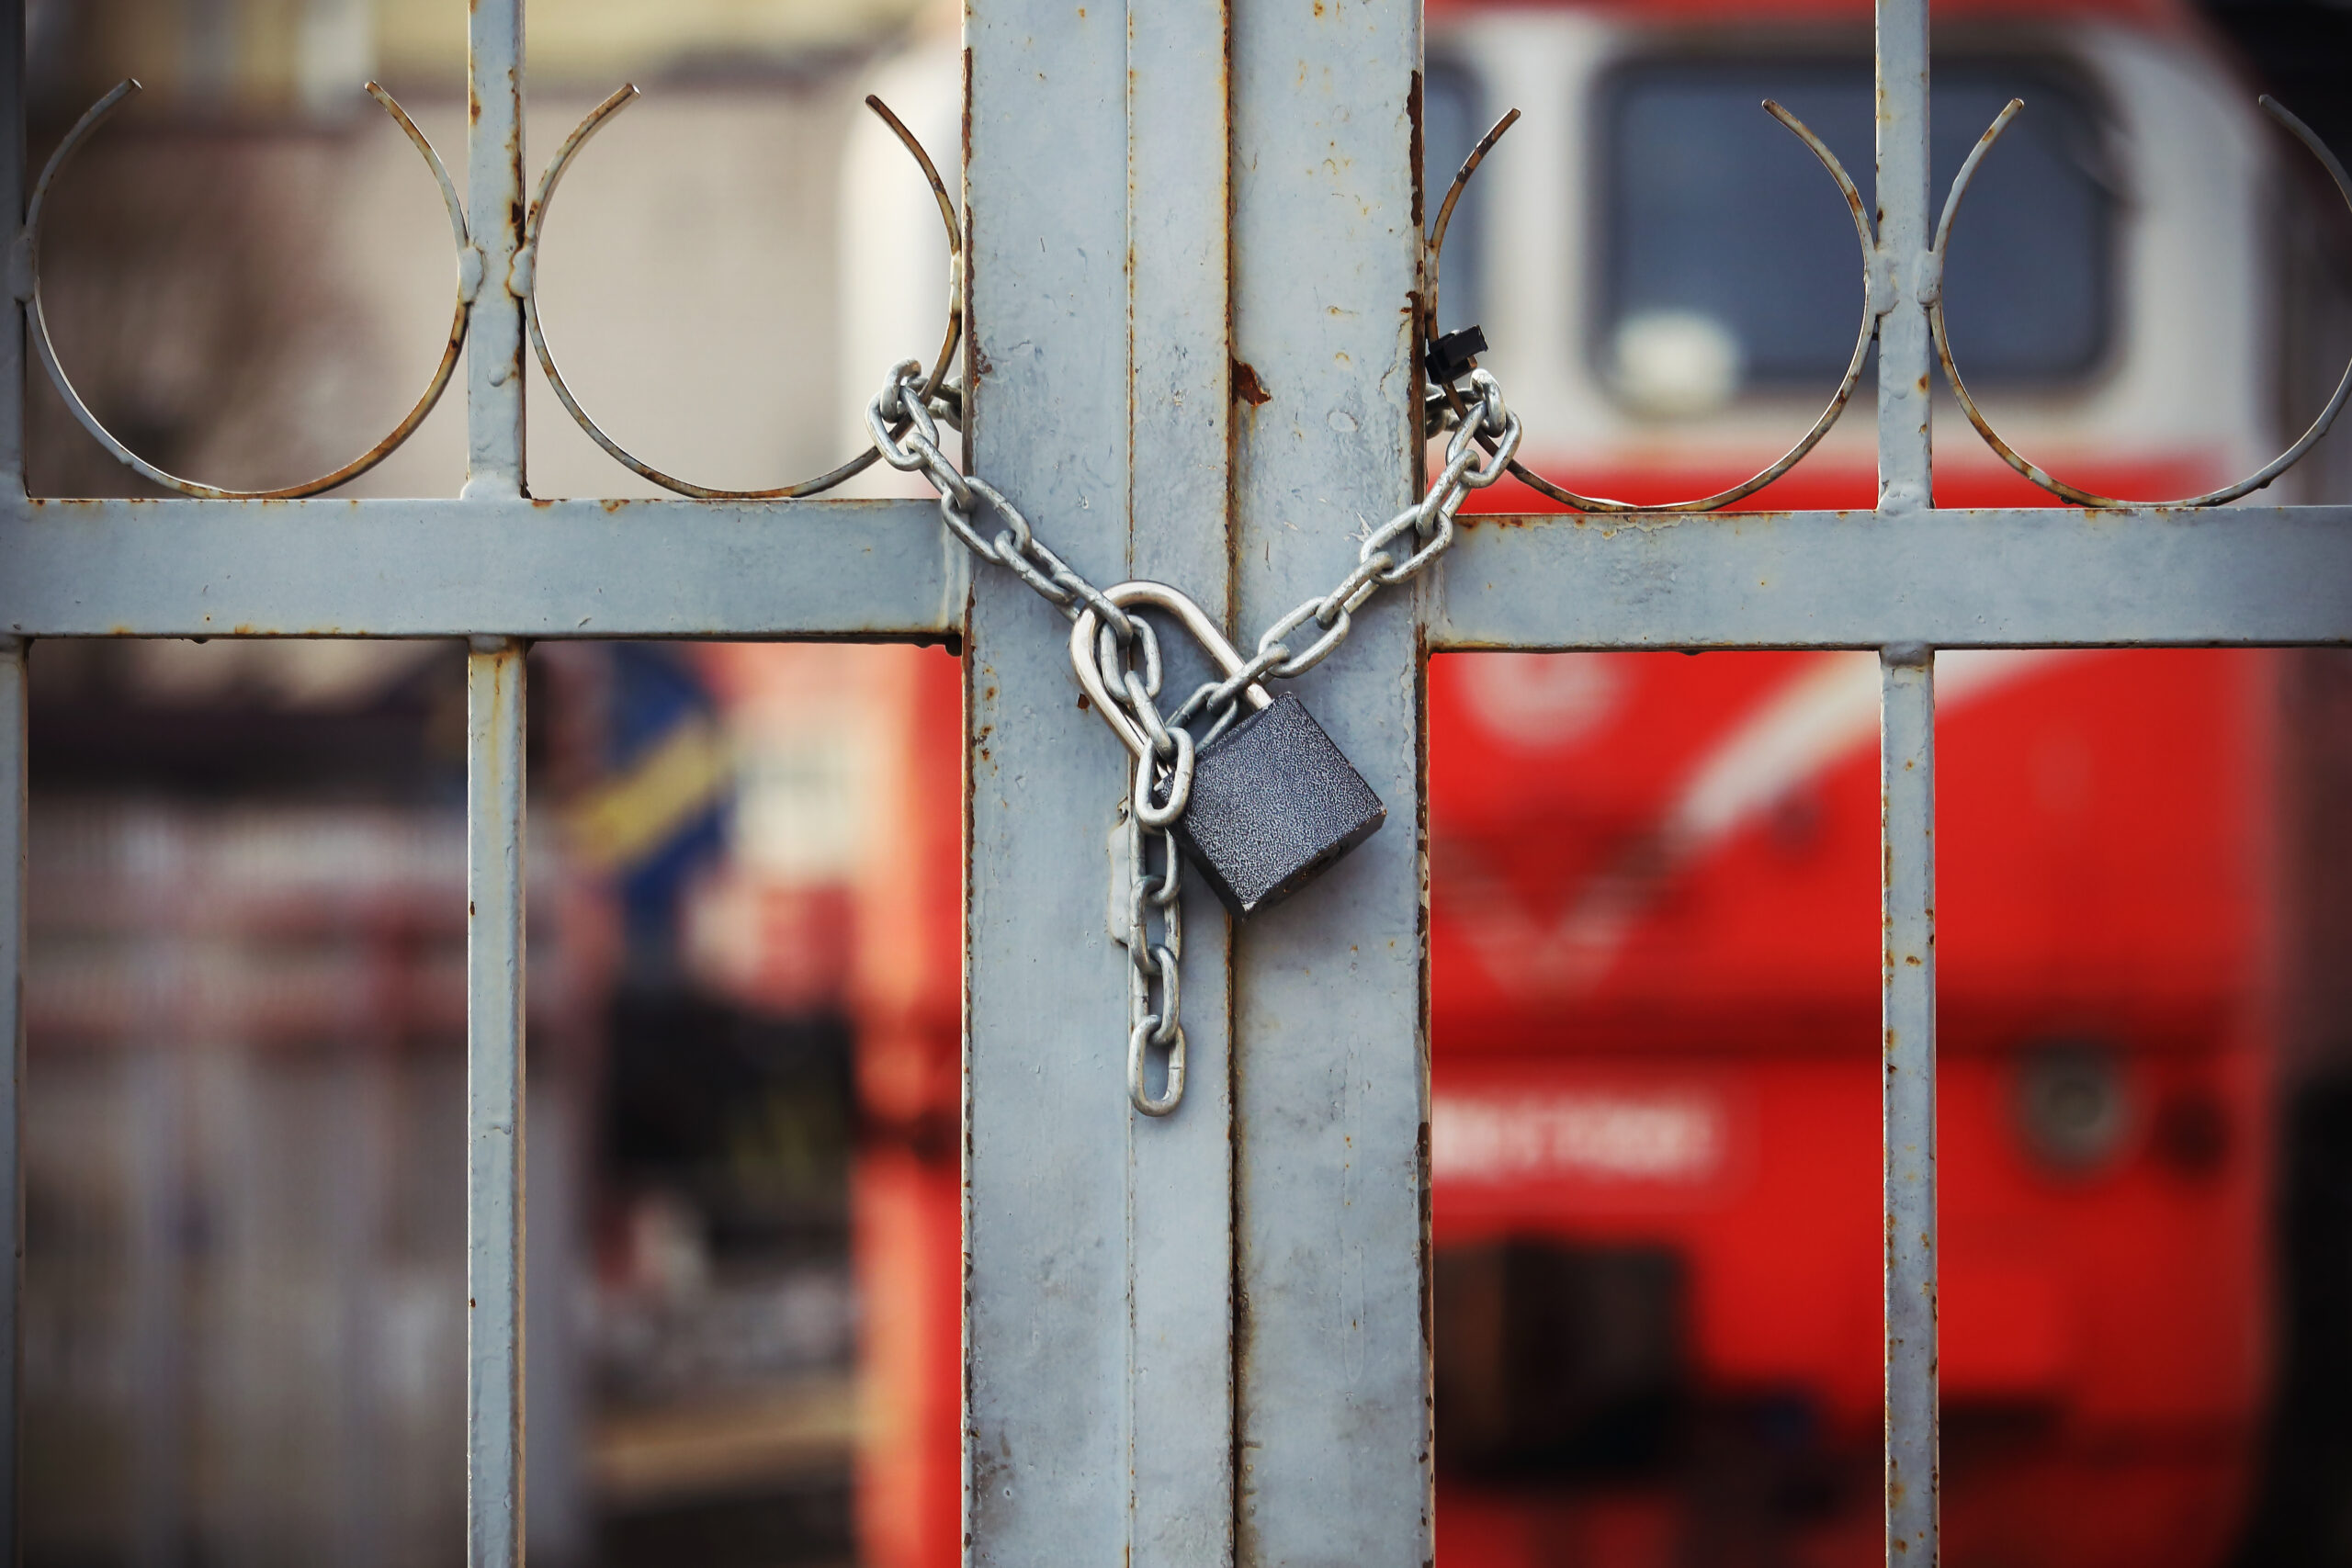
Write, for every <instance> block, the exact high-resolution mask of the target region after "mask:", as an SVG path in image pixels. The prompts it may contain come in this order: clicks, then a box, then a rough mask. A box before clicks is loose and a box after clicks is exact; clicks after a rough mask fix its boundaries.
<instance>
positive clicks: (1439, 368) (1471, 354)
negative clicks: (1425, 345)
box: [1422, 326, 1487, 387]
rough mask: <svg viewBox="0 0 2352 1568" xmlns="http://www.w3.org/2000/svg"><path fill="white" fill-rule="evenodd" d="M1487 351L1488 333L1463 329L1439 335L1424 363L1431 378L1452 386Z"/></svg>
mask: <svg viewBox="0 0 2352 1568" xmlns="http://www.w3.org/2000/svg"><path fill="white" fill-rule="evenodd" d="M1486 352H1487V334H1486V333H1483V332H1481V331H1479V330H1478V329H1477V328H1476V327H1475V326H1473V327H1464V328H1463V329H1462V330H1461V331H1460V332H1452V333H1442V334H1441V335H1440V336H1439V337H1438V339H1437V341H1436V342H1434V343H1432V344H1430V350H1429V355H1428V356H1427V358H1426V359H1424V360H1423V362H1422V363H1423V365H1424V367H1426V368H1427V369H1428V371H1429V373H1430V380H1432V381H1436V382H1439V383H1442V385H1445V386H1449V387H1450V386H1452V385H1453V383H1454V382H1456V381H1459V380H1460V379H1462V378H1464V376H1467V375H1468V374H1470V372H1471V371H1472V370H1474V369H1476V367H1477V364H1478V355H1482V354H1484V353H1486Z"/></svg>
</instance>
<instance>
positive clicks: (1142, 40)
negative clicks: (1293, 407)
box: [1095, 0, 1233, 1568]
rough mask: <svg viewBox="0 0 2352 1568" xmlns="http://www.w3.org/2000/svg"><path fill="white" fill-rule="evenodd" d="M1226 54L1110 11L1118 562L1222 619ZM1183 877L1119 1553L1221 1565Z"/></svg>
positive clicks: (1218, 915)
mask: <svg viewBox="0 0 2352 1568" xmlns="http://www.w3.org/2000/svg"><path fill="white" fill-rule="evenodd" d="M1226 51H1227V19H1226V4H1225V0H1134V3H1132V4H1130V5H1129V6H1128V7H1127V73H1126V80H1127V217H1126V222H1127V253H1126V254H1127V333H1128V350H1127V358H1128V371H1127V375H1128V390H1127V409H1128V424H1129V435H1128V453H1129V458H1128V483H1127V515H1128V525H1129V545H1128V561H1129V568H1130V570H1131V571H1132V572H1133V574H1134V575H1136V576H1137V577H1148V578H1154V579H1158V580H1159V581H1167V582H1172V583H1176V584H1178V585H1180V586H1182V588H1183V589H1184V591H1185V592H1188V593H1191V594H1193V596H1194V597H1195V598H1197V599H1198V600H1199V601H1200V602H1201V603H1202V604H1204V605H1205V606H1207V608H1208V610H1209V613H1210V614H1211V615H1215V616H1216V617H1217V618H1219V619H1220V620H1226V621H1227V624H1228V625H1230V624H1231V623H1230V620H1229V610H1230V605H1231V603H1232V595H1233V561H1232V555H1231V549H1232V538H1231V535H1230V532H1229V526H1228V519H1229V517H1230V514H1231V508H1232V502H1231V477H1232V472H1233V458H1232V448H1231V435H1232V414H1231V409H1232V387H1233V370H1232V364H1233V349H1232V341H1231V336H1230V325H1231V295H1230V288H1229V281H1230V279H1229V272H1228V265H1227V254H1228V251H1229V249H1230V246H1229V243H1228V238H1229V232H1230V230H1229V201H1228V191H1229V178H1228V166H1229V162H1228V152H1227V146H1228V143H1227V130H1228V126H1227V107H1228V106H1227V81H1226ZM1176 651H1179V650H1177V649H1172V648H1171V649H1170V652H1171V653H1172V652H1176ZM1179 667H1180V668H1183V669H1186V670H1191V669H1195V668H1200V669H1202V670H1203V672H1204V673H1205V668H1204V666H1202V665H1200V664H1198V663H1197V662H1195V661H1194V660H1189V659H1188V660H1185V661H1184V662H1183V663H1182V665H1181V666H1179ZM1106 739H1108V737H1107V736H1106V737H1103V738H1102V739H1097V740H1096V741H1095V745H1096V746H1097V747H1098V748H1100V747H1101V746H1102V745H1103V741H1104V740H1106ZM1114 750H1115V749H1114ZM1097 815H1098V816H1099V815H1100V810H1099V808H1098V811H1097ZM1192 880H1193V885H1192V886H1191V887H1189V888H1188V889H1187V890H1186V897H1185V900H1184V938H1185V947H1184V956H1183V969H1184V987H1183V1017H1184V1035H1185V1054H1186V1057H1187V1063H1186V1073H1185V1090H1184V1103H1183V1106H1182V1109H1181V1110H1180V1111H1177V1113H1176V1114H1174V1115H1173V1116H1170V1117H1166V1118H1163V1119H1161V1120H1158V1121H1148V1120H1146V1119H1145V1118H1143V1117H1139V1116H1129V1117H1127V1118H1126V1121H1127V1126H1128V1132H1129V1136H1130V1138H1131V1139H1132V1149H1131V1155H1130V1159H1129V1166H1128V1189H1127V1220H1128V1238H1129V1239H1128V1271H1129V1292H1130V1293H1129V1301H1128V1313H1129V1319H1130V1322H1131V1324H1132V1329H1131V1343H1130V1349H1129V1354H1128V1371H1127V1387H1128V1391H1129V1400H1128V1416H1127V1434H1128V1436H1127V1442H1128V1454H1129V1462H1128V1466H1127V1471H1128V1475H1129V1477H1130V1480H1129V1486H1130V1488H1131V1497H1130V1502H1129V1506H1128V1517H1129V1527H1128V1528H1129V1536H1130V1540H1129V1543H1128V1550H1127V1551H1126V1553H1125V1558H1124V1561H1125V1562H1127V1563H1129V1564H1131V1568H1215V1565H1217V1564H1225V1563H1230V1562H1232V1561H1233V1073H1232V1060H1233V1055H1232V1051H1231V1034H1232V1022H1233V1005H1232V986H1231V980H1232V973H1231V967H1230V950H1231V936H1232V932H1231V929H1230V927H1229V925H1228V923H1227V919H1226V916H1225V911H1224V909H1223V908H1220V907H1219V906H1218V904H1217V901H1216V897H1215V896H1214V895H1213V894H1211V893H1210V892H1209V891H1208V890H1207V889H1206V888H1205V887H1204V886H1201V884H1200V881H1199V879H1198V878H1197V877H1195V878H1193V879H1192Z"/></svg>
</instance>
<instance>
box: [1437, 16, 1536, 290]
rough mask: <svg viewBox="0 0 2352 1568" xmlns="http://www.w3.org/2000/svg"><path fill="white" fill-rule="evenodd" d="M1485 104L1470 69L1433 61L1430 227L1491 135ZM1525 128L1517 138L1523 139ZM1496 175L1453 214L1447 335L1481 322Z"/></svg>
mask: <svg viewBox="0 0 2352 1568" xmlns="http://www.w3.org/2000/svg"><path fill="white" fill-rule="evenodd" d="M1485 113H1486V108H1485V103H1484V98H1483V96H1482V95H1481V94H1480V93H1479V91H1478V79H1477V78H1476V76H1474V75H1473V74H1471V73H1470V72H1469V70H1468V69H1467V68H1466V67H1464V66H1462V65H1459V64H1457V63H1455V62H1451V61H1447V60H1443V59H1431V60H1430V62H1429V69H1428V71H1427V72H1426V73H1424V75H1423V76H1422V79H1421V190H1422V192H1423V194H1424V196H1425V197H1427V201H1428V208H1429V211H1428V219H1429V223H1430V227H1431V228H1434V227H1435V226H1436V224H1437V209H1438V208H1439V206H1440V205H1441V204H1442V203H1443V202H1444V200H1445V187H1446V186H1450V185H1452V184H1453V173H1454V171H1455V170H1456V169H1459V168H1460V167H1462V160H1463V159H1464V158H1467V157H1468V156H1470V149H1472V148H1473V147H1476V145H1477V144H1478V138H1480V137H1481V136H1484V135H1485V134H1486V133H1487V119H1486V118H1485ZM1525 133H1526V132H1525V128H1524V127H1521V128H1520V130H1518V131H1516V132H1514V134H1518V135H1524V134H1525ZM1494 177H1495V172H1494V171H1493V170H1492V169H1487V170H1486V171H1485V172H1484V173H1482V174H1481V175H1479V176H1478V177H1477V178H1476V179H1474V180H1472V181H1471V182H1470V186H1469V188H1468V189H1466V190H1464V192H1463V193H1462V199H1461V201H1460V202H1458V203H1457V204H1456V205H1455V207H1454V209H1453V222H1452V223H1451V224H1450V225H1449V226H1448V227H1447V229H1446V231H1445V257H1444V266H1443V268H1442V275H1441V276H1440V278H1439V288H1438V314H1439V316H1440V318H1441V321H1440V325H1441V326H1442V328H1443V329H1444V330H1445V331H1448V332H1451V331H1453V329H1454V328H1456V327H1463V326H1467V325H1469V324H1470V323H1471V322H1473V321H1476V320H1477V319H1478V288H1479V282H1480V279H1479V276H1478V274H1479V270H1480V267H1479V263H1480V259H1481V258H1480V251H1481V249H1482V246H1481V244H1480V241H1481V239H1482V238H1483V236H1482V234H1481V232H1480V230H1481V226H1482V225H1483V223H1484V221H1485V219H1484V217H1483V211H1484V209H1485V206H1486V202H1487V191H1486V186H1487V185H1489V184H1491V183H1492V182H1493V180H1494Z"/></svg>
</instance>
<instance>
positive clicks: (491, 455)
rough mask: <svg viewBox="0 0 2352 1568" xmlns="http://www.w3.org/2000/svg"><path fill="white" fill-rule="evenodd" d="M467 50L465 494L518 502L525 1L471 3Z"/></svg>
mask: <svg viewBox="0 0 2352 1568" xmlns="http://www.w3.org/2000/svg"><path fill="white" fill-rule="evenodd" d="M466 45H467V71H468V80H467V87H466V90H467V94H468V107H469V117H470V118H469V124H468V127H467V130H466V227H467V228H468V229H469V231H471V232H472V236H473V250H474V253H475V254H477V255H479V256H480V257H481V283H480V286H479V290H478V292H476V294H475V295H474V299H473V313H472V324H471V326H470V327H469V336H468V338H467V341H466V488H465V494H466V495H467V496H468V497H469V498H471V497H474V496H509V495H522V494H524V493H525V492H526V491H525V483H524V473H523V300H522V297H521V296H520V295H518V294H516V293H515V291H514V290H513V289H512V288H510V287H509V282H510V277H511V275H512V272H513V269H514V264H515V247H516V246H517V245H519V244H520V243H522V219H523V0H473V4H472V5H471V6H469V7H468V12H467V23H466ZM471 275H472V273H471V267H470V265H469V268H468V276H471Z"/></svg>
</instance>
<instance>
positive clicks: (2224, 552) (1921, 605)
mask: <svg viewBox="0 0 2352 1568" xmlns="http://www.w3.org/2000/svg"><path fill="white" fill-rule="evenodd" d="M1462 523H1463V531H1462V535H1461V537H1460V538H1459V540H1458V541H1457V542H1456V543H1455V545H1454V547H1453V551H1452V553H1451V554H1450V555H1449V556H1448V557H1447V558H1446V559H1445V560H1444V561H1443V563H1442V568H1441V570H1442V573H1443V579H1442V584H1441V586H1440V589H1439V592H1437V593H1436V594H1435V595H1434V596H1433V600H1432V610H1431V613H1430V626H1429V643H1430V647H1431V648H1438V649H1478V648H1488V649H1494V648H1725V649H1728V648H1883V647H1886V646H1889V645H1891V644H1897V643H1914V642H1917V643H1926V644H1928V645H1931V646H1933V647H1938V648H2045V647H2046V648H2065V647H2111V646H2116V645H2120V644H2126V643H2148V644H2167V645H2211V644H2237V645H2256V644H2272V645H2279V644H2292V643H2342V642H2352V507H2341V506H2297V507H2229V508H2224V509H2219V510H2213V511H2204V512H2177V511H2176V512H2164V511H2147V512H2139V511H2134V512H2102V513H2085V512H2079V511H2075V510H2072V509H2049V510H2034V511H2024V510H2018V511H1983V512H1968V511H1947V512H1937V513H1912V514H1910V515H1909V516H1908V517H1907V518H1899V519H1898V518H1886V517H1882V516H1881V515H1880V514H1878V513H1870V512H1794V513H1715V514H1713V515H1707V516H1690V515H1678V516H1664V515H1653V516H1649V517H1640V516H1624V515H1620V516H1611V517H1597V516H1596V517H1572V516H1563V515H1559V514H1552V515H1545V516H1537V517H1504V516H1482V517H1477V518H1464V519H1463V520H1462Z"/></svg>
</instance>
